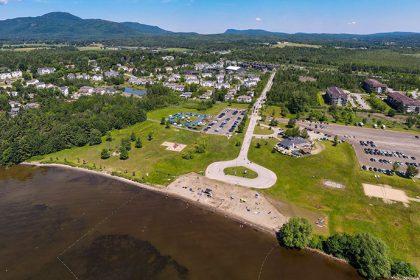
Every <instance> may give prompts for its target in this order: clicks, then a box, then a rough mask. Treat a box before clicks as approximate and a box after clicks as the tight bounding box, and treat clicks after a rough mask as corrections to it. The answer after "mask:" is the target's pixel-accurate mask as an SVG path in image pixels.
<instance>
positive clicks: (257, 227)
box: [20, 162, 349, 265]
mask: <svg viewBox="0 0 420 280" xmlns="http://www.w3.org/2000/svg"><path fill="white" fill-rule="evenodd" d="M20 165H24V166H33V167H55V168H62V169H68V170H73V171H80V172H83V173H87V174H92V175H97V176H101V177H105V178H107V179H112V180H116V181H119V182H122V183H126V184H129V185H132V186H135V187H138V188H141V189H144V190H147V191H152V192H154V193H158V194H161V195H165V196H168V197H171V198H174V199H179V200H182V201H184V202H186V203H191V204H192V205H194V206H196V207H199V208H201V209H203V210H206V211H210V212H212V213H215V214H218V215H221V216H224V217H225V218H228V219H230V220H232V221H235V222H238V223H241V224H243V225H246V226H249V227H251V228H253V229H255V230H258V231H260V232H263V233H266V234H270V235H271V236H272V237H274V238H276V231H275V230H273V229H271V228H269V227H266V226H264V225H260V224H257V223H254V222H251V221H249V220H247V219H246V218H244V217H240V216H238V215H234V214H232V213H229V212H228V211H226V210H223V209H220V208H215V207H212V206H209V205H206V204H204V203H202V202H198V201H196V200H192V199H189V198H187V197H185V196H182V195H178V194H176V193H173V192H169V191H168V189H167V187H165V188H159V187H154V186H151V185H147V184H143V183H139V182H135V181H132V180H129V179H126V178H123V177H119V176H115V175H112V174H109V173H107V172H101V171H95V170H90V169H85V168H81V167H73V166H70V165H65V164H57V163H46V164H43V163H39V162H23V163H21V164H20ZM279 246H280V245H279ZM303 250H305V251H307V252H311V253H315V254H317V255H319V256H320V257H325V258H327V259H330V260H332V261H337V262H339V263H343V264H348V262H347V261H346V260H343V259H339V258H337V257H334V256H331V255H328V254H326V253H325V252H323V251H320V250H317V249H313V248H309V247H308V248H305V249H303ZM348 265H349V264H348Z"/></svg>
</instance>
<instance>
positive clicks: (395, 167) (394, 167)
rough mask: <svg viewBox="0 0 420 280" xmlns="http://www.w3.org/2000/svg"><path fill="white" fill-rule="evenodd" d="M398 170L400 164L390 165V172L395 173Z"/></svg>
mask: <svg viewBox="0 0 420 280" xmlns="http://www.w3.org/2000/svg"><path fill="white" fill-rule="evenodd" d="M399 168H400V164H399V163H398V162H394V163H393V164H392V171H394V172H397V171H398V169H399Z"/></svg>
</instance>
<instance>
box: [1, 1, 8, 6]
mask: <svg viewBox="0 0 420 280" xmlns="http://www.w3.org/2000/svg"><path fill="white" fill-rule="evenodd" d="M8 2H9V0H0V5H6V4H7V3H8Z"/></svg>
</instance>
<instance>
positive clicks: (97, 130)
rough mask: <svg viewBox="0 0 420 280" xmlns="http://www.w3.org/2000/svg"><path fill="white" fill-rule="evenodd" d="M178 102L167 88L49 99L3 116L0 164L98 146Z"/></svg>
mask: <svg viewBox="0 0 420 280" xmlns="http://www.w3.org/2000/svg"><path fill="white" fill-rule="evenodd" d="M177 101H178V99H177V97H176V96H174V95H173V94H172V93H171V92H170V91H169V90H167V89H166V88H163V87H160V86H157V87H156V88H151V89H150V94H149V95H148V97H146V98H143V99H139V98H135V97H130V98H127V97H124V96H120V95H116V96H106V95H103V96H101V95H94V96H89V97H82V98H80V99H79V100H77V101H75V102H62V101H61V100H57V99H56V98H54V97H51V98H46V101H44V102H48V106H42V107H41V108H40V109H35V110H27V111H24V112H22V113H21V114H19V115H18V116H17V117H15V118H9V117H8V115H7V114H6V113H2V114H1V115H0V139H1V140H0V165H10V164H17V163H20V162H22V161H24V160H26V159H28V158H30V157H32V156H36V155H43V154H49V153H53V152H56V151H59V150H62V149H66V148H71V147H75V146H79V147H80V146H84V145H87V144H89V145H96V144H99V143H101V137H102V136H103V135H105V134H106V132H107V131H109V130H112V129H121V128H124V127H126V126H129V125H133V124H135V123H137V122H142V121H145V120H146V112H147V111H149V110H153V109H155V108H158V107H163V106H166V105H168V104H174V103H176V102H177Z"/></svg>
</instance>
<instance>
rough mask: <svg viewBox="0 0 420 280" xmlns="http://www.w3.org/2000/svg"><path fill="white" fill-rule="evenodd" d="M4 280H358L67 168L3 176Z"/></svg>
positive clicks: (226, 223) (204, 215)
mask: <svg viewBox="0 0 420 280" xmlns="http://www.w3.org/2000/svg"><path fill="white" fill-rule="evenodd" d="M0 213H1V215H0V279H3V280H5V279H43V280H45V279H64V280H66V279H69V280H71V279H102V280H103V279H105V280H107V279H110V280H111V279H250V280H251V279H252V280H255V279H282V280H287V279H319V280H321V279H322V280H329V279H331V280H332V279H349V280H350V279H360V278H359V276H358V275H357V273H356V272H355V270H354V269H352V268H351V267H350V266H348V265H346V264H344V263H340V262H336V261H333V260H332V259H329V258H326V257H322V256H320V255H318V254H315V253H311V252H307V251H292V250H286V249H284V248H280V247H279V246H278V244H277V241H276V240H275V238H274V237H273V236H272V235H270V234H267V233H263V232H260V231H257V230H255V229H253V228H251V227H249V226H244V225H242V224H241V223H239V222H236V221H232V220H230V219H228V218H225V217H224V216H221V215H219V214H215V213H212V212H209V211H207V210H204V209H201V208H198V207H195V206H192V205H191V204H189V203H187V202H185V201H182V200H179V199H175V198H170V197H166V196H165V195H162V194H158V193H154V192H151V191H147V190H143V189H140V188H138V187H135V186H132V185H129V184H125V183H122V182H120V181H116V180H112V179H109V178H105V177H102V176H98V175H92V174H87V173H83V172H80V171H73V170H69V169H63V168H47V167H42V168H39V167H28V166H17V167H13V168H10V169H7V170H5V169H0Z"/></svg>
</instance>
